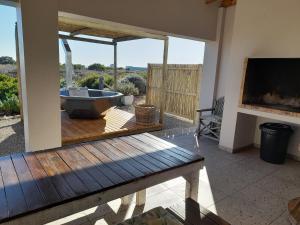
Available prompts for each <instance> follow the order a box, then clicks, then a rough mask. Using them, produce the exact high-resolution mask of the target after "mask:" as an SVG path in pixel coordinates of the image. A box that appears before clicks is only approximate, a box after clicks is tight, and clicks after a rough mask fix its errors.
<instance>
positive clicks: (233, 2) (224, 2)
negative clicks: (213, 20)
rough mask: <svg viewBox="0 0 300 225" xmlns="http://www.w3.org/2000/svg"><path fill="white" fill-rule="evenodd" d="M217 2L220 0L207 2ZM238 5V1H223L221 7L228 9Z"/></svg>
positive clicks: (207, 0)
mask: <svg viewBox="0 0 300 225" xmlns="http://www.w3.org/2000/svg"><path fill="white" fill-rule="evenodd" d="M216 1H218V0H206V4H211V3H213V2H216ZM236 3H237V0H221V1H220V7H223V8H227V7H230V6H233V5H236Z"/></svg>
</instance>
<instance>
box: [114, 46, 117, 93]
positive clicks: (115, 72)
mask: <svg viewBox="0 0 300 225" xmlns="http://www.w3.org/2000/svg"><path fill="white" fill-rule="evenodd" d="M117 48H118V44H117V43H116V42H115V43H114V90H115V91H116V90H117V79H118V65H117V63H118V62H117V58H118V55H117V54H118V51H117Z"/></svg>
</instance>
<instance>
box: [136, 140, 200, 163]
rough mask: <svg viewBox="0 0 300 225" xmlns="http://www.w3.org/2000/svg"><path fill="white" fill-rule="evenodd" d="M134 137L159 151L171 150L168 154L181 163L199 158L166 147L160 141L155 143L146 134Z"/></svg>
mask: <svg viewBox="0 0 300 225" xmlns="http://www.w3.org/2000/svg"><path fill="white" fill-rule="evenodd" d="M132 137H134V138H136V139H138V140H140V141H142V142H144V143H147V144H149V145H151V146H153V147H154V148H156V149H159V150H166V149H167V150H169V151H168V154H170V155H171V156H173V157H175V158H177V159H179V160H181V161H184V162H189V161H190V160H193V159H196V158H197V156H195V155H193V156H191V155H189V154H186V153H184V152H181V150H179V149H177V148H176V147H170V146H167V145H164V144H163V143H161V142H159V141H153V139H151V138H149V137H147V136H146V135H144V134H137V135H132Z"/></svg>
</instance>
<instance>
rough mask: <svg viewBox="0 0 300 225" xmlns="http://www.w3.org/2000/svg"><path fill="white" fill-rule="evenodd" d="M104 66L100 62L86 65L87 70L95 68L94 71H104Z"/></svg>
mask: <svg viewBox="0 0 300 225" xmlns="http://www.w3.org/2000/svg"><path fill="white" fill-rule="evenodd" d="M105 68H106V67H105V66H104V65H102V64H100V63H94V64H92V65H89V66H88V69H89V70H95V71H105Z"/></svg>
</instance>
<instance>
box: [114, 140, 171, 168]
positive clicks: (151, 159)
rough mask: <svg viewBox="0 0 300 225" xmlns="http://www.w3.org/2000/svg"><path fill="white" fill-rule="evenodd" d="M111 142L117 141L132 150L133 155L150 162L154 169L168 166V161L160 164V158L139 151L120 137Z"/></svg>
mask: <svg viewBox="0 0 300 225" xmlns="http://www.w3.org/2000/svg"><path fill="white" fill-rule="evenodd" d="M113 140H117V141H119V142H120V143H122V144H123V145H124V146H128V147H129V149H130V148H131V149H134V151H133V153H136V154H138V155H140V156H141V157H142V158H143V159H145V160H147V161H148V162H150V163H151V164H152V165H155V166H156V167H159V168H160V170H161V169H168V168H169V165H168V161H167V163H166V162H162V161H161V157H160V156H158V158H157V156H156V155H154V154H147V153H145V152H144V151H141V150H140V149H139V148H138V147H136V146H135V145H132V144H130V142H127V141H126V140H124V139H123V138H122V137H120V138H117V139H115V138H114V139H113ZM163 161H164V159H163Z"/></svg>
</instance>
